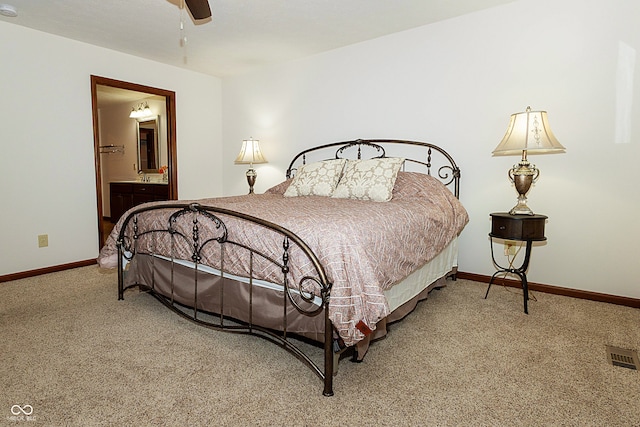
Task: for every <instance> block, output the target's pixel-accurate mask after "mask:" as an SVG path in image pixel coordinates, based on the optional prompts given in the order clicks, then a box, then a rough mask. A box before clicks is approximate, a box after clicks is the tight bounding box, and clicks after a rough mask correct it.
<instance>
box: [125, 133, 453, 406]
mask: <svg viewBox="0 0 640 427" xmlns="http://www.w3.org/2000/svg"><path fill="white" fill-rule="evenodd" d="M395 146H400V147H403V148H406V147H412V148H416V147H417V148H418V149H420V150H426V152H425V153H424V157H422V158H421V159H412V158H409V157H406V156H405V155H404V153H400V155H398V156H397V157H404V158H405V159H406V162H405V165H406V167H405V170H407V169H408V168H407V166H408V167H411V166H410V165H413V166H418V167H421V168H423V169H424V168H426V173H427V174H429V175H431V174H432V170H433V171H437V173H436V175H434V176H436V177H437V178H438V179H439V180H441V181H442V182H443V183H444V184H445V185H451V184H453V190H452V192H453V193H454V194H455V196H456V197H459V188H460V187H459V182H460V169H459V168H458V166H457V165H456V163H455V162H454V160H453V158H452V157H451V156H450V155H449V154H448V153H447V152H446V151H445V150H443V149H442V148H440V147H438V146H436V145H433V144H430V143H426V142H417V141H405V140H386V139H373V140H362V139H358V140H354V141H345V142H334V143H330V144H325V145H321V146H318V147H314V148H310V149H308V150H304V151H302V152H300V153H299V154H297V155H296V156H295V157H294V158H293V160H292V161H291V163H290V164H289V167H288V168H287V172H286V176H287V178H291V177H292V176H293V175H294V174H295V171H296V170H297V166H296V165H301V164H302V165H304V164H306V163H307V161H311V158H314V157H317V156H318V155H319V156H320V157H319V158H317V159H315V158H314V159H313V161H316V160H327V159H329V158H354V157H355V158H357V159H361V158H363V156H364V157H365V158H382V157H387V154H386V149H385V147H387V148H391V147H395ZM354 151H355V154H353V152H354ZM321 152H330V153H333V154H332V157H322V154H321ZM434 156H437V157H438V161H437V163H434ZM156 209H171V210H172V212H173V213H172V214H171V215H170V216H169V221H168V224H167V225H166V227H161V228H157V227H155V228H154V227H152V228H145V227H144V226H142V225H141V224H140V223H139V220H138V217H139V216H140V215H141V214H143V213H144V212H146V211H151V210H156ZM182 216H187V217H189V218H190V219H191V223H192V225H191V230H190V232H185V231H184V230H183V229H182V228H180V227H177V226H176V224H177V222H178V219H179V218H180V217H182ZM223 218H233V219H234V221H236V222H238V221H239V222H240V223H242V222H247V223H251V224H253V225H254V226H255V225H257V226H259V227H260V228H262V229H264V230H268V231H269V232H273V233H277V235H278V236H279V238H280V240H281V242H282V249H281V255H280V256H279V258H278V257H274V256H273V255H270V254H268V253H265V252H263V251H260V250H258V249H256V248H253V247H250V246H249V245H247V244H246V243H241V242H236V241H233V240H232V239H230V238H229V233H228V228H227V227H228V225H227V223H225V220H224V219H223ZM206 223H208V226H207V227H204V226H203V225H205V224H206ZM212 230H213V231H212ZM162 238H164V239H170V241H171V242H172V244H173V242H176V243H180V244H183V245H184V244H186V245H188V247H189V248H190V251H191V259H190V260H187V261H190V262H191V263H192V264H193V265H194V266H195V268H194V279H193V290H194V291H193V295H194V297H193V301H191V302H190V303H188V304H185V303H184V301H182V302H181V301H177V299H176V298H175V297H174V296H175V295H174V285H175V284H174V262H175V260H174V259H171V260H170V265H171V280H170V281H171V283H170V289H171V291H170V292H169V293H168V294H167V292H164V293H161V292H159V291H158V290H157V284H156V279H155V277H154V272H155V269H154V268H152V274H151V276H152V277H151V280H150V283H139V282H138V281H137V280H136V281H135V282H134V283H133V284H126V283H125V273H126V270H127V265H126V264H128V263H129V262H133V260H134V258H135V257H136V255H150V256H151V257H150V260H151V263H152V264H153V262H154V259H155V257H154V255H156V254H155V253H154V250H153V248H154V247H155V243H154V242H156V240H157V239H162ZM213 245H219V248H218V249H219V251H220V260H219V265H220V269H219V270H220V277H221V280H224V278H225V275H226V274H227V269H225V262H230V261H229V260H227V259H225V248H230V247H231V246H235V247H236V248H237V247H240V248H242V250H246V251H247V252H248V253H249V256H250V268H249V276H248V278H247V279H248V286H249V291H250V292H249V303H248V307H249V313H248V317H247V318H245V319H244V320H239V319H236V318H231V317H229V316H226V315H225V310H224V304H223V301H224V292H223V290H224V285H222V286H220V291H219V299H220V313H211V312H204V311H202V310H199V309H198V306H199V305H198V272H199V267H200V265H201V260H202V257H203V256H202V254H203V251H205V250H207V249H208V248H210V247H211V246H213ZM293 247H297V248H298V249H299V250H300V251H301V252H302V253H303V254H304V257H305V258H306V260H308V264H309V265H311V266H312V267H313V268H312V273H309V274H306V275H305V276H304V277H302V278H300V279H299V281H298V283H291V281H292V280H291V274H290V272H291V268H292V267H293V266H292V265H291V262H292V260H291V258H290V252H291V250H292V248H293ZM117 248H118V299H120V300H121V299H123V298H124V292H125V291H126V290H127V289H129V288H132V287H138V288H139V289H140V290H142V291H146V292H148V293H150V294H151V295H153V296H154V297H155V298H157V299H158V300H159V301H160V302H162V303H163V304H164V305H166V306H167V307H168V308H170V309H171V310H172V311H174V312H176V313H178V314H179V315H180V316H182V317H184V318H187V319H189V320H191V321H193V322H195V323H197V324H200V325H203V326H206V327H208V328H212V329H215V330H221V331H228V332H235V333H244V334H251V335H255V336H259V337H261V338H264V339H267V340H269V341H272V342H274V343H275V344H277V345H279V346H281V347H282V348H284V349H285V350H287V351H289V352H290V353H292V354H293V355H295V356H296V357H297V358H299V359H300V360H301V361H302V362H303V363H305V364H306V365H308V366H309V368H310V369H311V370H312V371H313V372H315V373H316V375H317V376H318V377H320V379H321V380H322V381H323V383H324V389H323V394H324V395H325V396H332V395H333V376H334V374H335V373H336V371H337V369H336V368H337V366H336V365H337V361H338V355H339V353H341V352H342V351H344V348H343V346H341V345H340V344H339V339H336V338H334V334H333V326H332V323H331V320H330V319H329V310H328V307H329V300H330V295H331V286H332V283H331V282H330V280H329V279H328V278H327V274H326V272H325V270H324V267H323V266H322V264H321V262H320V261H319V259H318V257H317V256H316V254H315V253H314V252H313V251H312V250H311V249H310V248H309V246H308V245H307V244H306V243H305V242H304V241H303V240H302V239H301V238H299V237H298V236H297V235H296V234H294V233H293V232H291V231H290V230H288V229H286V228H284V227H281V226H280V225H278V224H274V223H271V222H269V221H265V220H263V219H261V218H258V217H255V216H251V215H247V214H244V213H240V212H235V211H231V210H228V209H222V208H217V207H214V206H204V205H201V204H198V203H161V204H153V205H141V206H139V207H137V208H134V209H133V210H132V211H130V213H129V214H128V215H127V217H126V218H125V219H124V221H123V223H122V227H121V230H120V233H119V236H118V238H117ZM258 259H259V260H261V261H262V262H268V263H271V264H273V265H274V266H276V267H277V269H279V271H280V272H281V277H282V281H281V283H280V285H282V287H283V289H284V293H283V298H282V304H283V319H282V320H283V322H282V328H281V330H273V329H269V328H265V327H263V326H260V325H258V324H255V323H254V321H253V312H254V309H256V308H255V307H254V304H253V300H252V295H253V289H254V286H253V281H254V271H253V264H254V260H258ZM311 289H315V292H312V290H311ZM314 296H315V297H319V298H320V300H321V305H320V306H311V305H310V303H311V301H312V300H313V298H314ZM289 304H291V305H292V306H293V307H295V310H297V312H299V313H301V314H302V315H305V316H310V317H313V316H323V318H324V332H323V335H324V343H323V344H322V346H323V362H322V364H318V363H316V362H314V361H313V360H312V359H311V358H310V357H309V355H307V354H305V352H304V351H302V350H301V349H300V347H299V346H298V345H297V344H296V343H295V342H293V341H292V340H291V338H294V337H295V334H291V333H289V332H288V331H287V311H286V310H287V307H288V305H289ZM320 365H322V366H320Z"/></svg>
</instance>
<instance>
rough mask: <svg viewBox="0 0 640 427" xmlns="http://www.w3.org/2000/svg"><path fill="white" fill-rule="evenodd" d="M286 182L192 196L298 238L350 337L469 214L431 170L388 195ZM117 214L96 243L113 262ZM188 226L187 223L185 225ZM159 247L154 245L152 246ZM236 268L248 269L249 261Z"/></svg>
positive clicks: (232, 233)
mask: <svg viewBox="0 0 640 427" xmlns="http://www.w3.org/2000/svg"><path fill="white" fill-rule="evenodd" d="M287 186H288V182H284V183H282V184H280V185H278V186H276V187H274V188H272V189H270V190H269V191H267V192H266V193H265V194H254V195H244V196H235V197H223V198H215V199H203V200H198V201H197V202H198V203H200V204H201V205H211V206H216V207H220V208H225V209H230V210H233V211H237V212H242V213H246V214H249V215H253V216H256V217H259V218H262V219H265V220H267V221H271V222H273V223H276V224H279V225H281V226H283V227H285V228H287V229H289V230H290V231H292V232H294V233H295V234H297V235H298V236H299V237H300V238H302V239H303V240H304V241H305V242H306V243H307V245H309V247H310V248H311V249H312V250H313V251H314V253H315V254H316V255H317V257H318V259H319V260H320V262H321V264H322V265H323V267H324V268H325V271H326V273H327V276H328V278H329V280H330V281H331V282H332V283H333V287H332V290H331V297H330V304H329V317H330V319H331V321H332V322H333V324H334V326H335V328H336V329H337V331H338V333H339V334H340V336H341V337H342V339H343V340H344V341H345V344H347V345H353V344H355V343H356V342H358V341H360V340H361V339H363V338H364V335H363V334H362V332H360V330H359V329H358V328H356V324H358V322H360V321H362V322H364V324H366V325H367V326H368V327H369V328H370V329H375V325H376V323H377V322H378V321H379V320H381V319H383V318H384V317H386V316H387V315H388V314H389V307H388V304H387V302H386V299H385V297H384V295H383V291H384V290H386V289H388V288H390V287H391V286H393V285H394V284H395V283H397V282H398V281H400V280H402V279H403V278H405V277H406V276H408V275H409V274H411V273H412V272H413V271H415V270H416V269H417V268H419V267H421V266H422V265H423V264H425V263H426V262H428V261H430V260H431V259H432V258H434V257H435V256H436V255H437V254H438V253H439V252H440V251H441V250H442V249H443V248H444V247H445V246H446V245H447V244H448V243H449V242H451V240H452V239H453V238H454V237H455V236H456V235H458V234H459V233H460V232H461V231H462V229H463V228H464V226H465V225H466V223H467V222H468V215H467V212H466V211H465V209H464V208H463V206H462V205H461V204H460V202H459V201H458V200H457V199H456V198H455V197H454V196H453V194H452V193H451V192H450V191H449V190H448V189H447V188H445V187H444V186H443V185H442V184H441V183H440V182H439V181H438V180H436V179H435V178H432V177H430V176H427V175H423V174H418V173H410V172H401V173H400V174H399V176H398V180H397V181H396V186H395V188H394V192H393V199H392V200H391V201H390V202H383V203H381V202H370V201H360V200H350V199H333V198H329V197H319V196H308V197H287V198H285V197H283V195H282V194H283V193H284V191H285V190H286V188H287ZM165 203H166V202H165ZM183 203H184V201H183ZM125 216H126V215H125ZM123 218H124V216H123ZM152 221H155V222H157V223H158V224H162V226H166V223H167V222H166V215H165V216H162V215H161V214H157V215H156V217H155V218H153V219H152ZM224 221H225V223H226V224H227V226H228V228H229V237H230V238H232V239H233V240H235V241H247V242H251V244H252V245H253V246H254V247H255V246H256V245H258V246H260V248H261V249H263V250H266V251H268V250H269V247H274V246H275V248H276V250H275V251H274V255H275V256H279V257H281V252H282V250H281V248H282V240H281V239H280V240H278V241H276V242H274V240H273V236H271V237H269V236H267V237H266V238H264V239H263V238H258V237H257V236H256V235H255V234H252V230H251V227H246V226H242V227H237V229H236V228H234V227H233V224H232V223H233V221H227V220H226V219H225V220H224ZM121 222H122V219H121V220H120V222H118V224H116V227H115V228H114V230H113V232H112V233H111V235H110V236H109V238H108V240H107V243H106V245H105V246H104V247H103V248H102V250H101V251H100V256H99V258H98V262H99V264H100V265H101V266H103V267H114V266H115V265H117V249H116V246H115V238H116V237H117V233H118V232H119V230H120V226H121ZM189 227H191V225H186V226H185V231H187V230H188V229H189ZM263 234H264V233H263ZM267 234H268V233H267ZM243 239H246V240H243ZM161 249H162V248H155V250H156V252H160V250H161ZM165 249H168V248H165ZM278 251H279V252H278ZM278 254H279V255H278ZM189 255H190V252H189ZM216 256H217V254H212V256H211V258H210V259H208V257H205V258H204V259H203V260H202V262H203V263H204V264H207V263H209V262H211V263H215V262H216V261H213V260H214V259H215V257H216ZM294 256H295V254H294V253H292V258H293V257H294ZM186 259H190V256H189V257H186ZM214 266H215V267H219V266H217V265H214ZM225 268H228V267H227V266H226V267H225ZM234 268H235V269H246V270H247V271H248V266H246V265H245V266H242V265H241V264H238V265H236V266H235V267H234ZM254 268H255V266H254ZM260 268H261V267H260V266H258V270H260ZM298 268H304V267H298ZM232 272H233V273H235V274H242V273H243V272H242V271H235V272H234V271H232ZM254 274H256V275H259V276H262V277H258V278H260V279H264V280H272V281H277V282H280V281H281V277H282V273H281V272H279V271H277V269H274V268H273V265H267V264H265V265H264V269H263V271H259V272H258V273H254ZM296 274H301V272H299V271H298V272H296V271H292V277H294V278H295V277H296ZM278 275H279V276H278ZM298 277H300V276H298ZM278 278H279V279H278Z"/></svg>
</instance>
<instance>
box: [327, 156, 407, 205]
mask: <svg viewBox="0 0 640 427" xmlns="http://www.w3.org/2000/svg"><path fill="white" fill-rule="evenodd" d="M403 163H404V159H401V158H397V157H385V158H381V159H369V160H348V161H347V164H346V166H345V167H344V173H343V174H342V178H341V179H340V182H339V183H338V186H337V187H336V190H335V191H334V192H333V195H332V196H331V197H335V198H340V199H359V200H373V201H375V202H388V201H389V200H391V197H392V195H393V194H392V192H393V186H394V185H395V182H396V178H397V176H398V171H399V170H400V168H401V167H402V164H403Z"/></svg>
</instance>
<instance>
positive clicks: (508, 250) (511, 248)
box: [504, 240, 516, 256]
mask: <svg viewBox="0 0 640 427" xmlns="http://www.w3.org/2000/svg"><path fill="white" fill-rule="evenodd" d="M515 254H516V242H512V241H510V240H507V241H505V242H504V256H513V255H515Z"/></svg>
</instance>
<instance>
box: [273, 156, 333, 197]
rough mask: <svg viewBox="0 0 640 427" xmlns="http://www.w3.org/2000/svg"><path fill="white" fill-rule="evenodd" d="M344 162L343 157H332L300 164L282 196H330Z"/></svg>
mask: <svg viewBox="0 0 640 427" xmlns="http://www.w3.org/2000/svg"><path fill="white" fill-rule="evenodd" d="M345 163H346V160H345V159H334V160H324V161H321V162H315V163H309V164H307V165H302V166H301V167H299V168H298V171H297V173H296V175H295V176H294V177H293V181H292V182H291V185H289V188H287V191H285V192H284V197H296V196H331V194H332V193H333V190H335V188H336V185H338V181H339V180H340V176H341V175H342V169H343V168H344V164H345Z"/></svg>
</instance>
